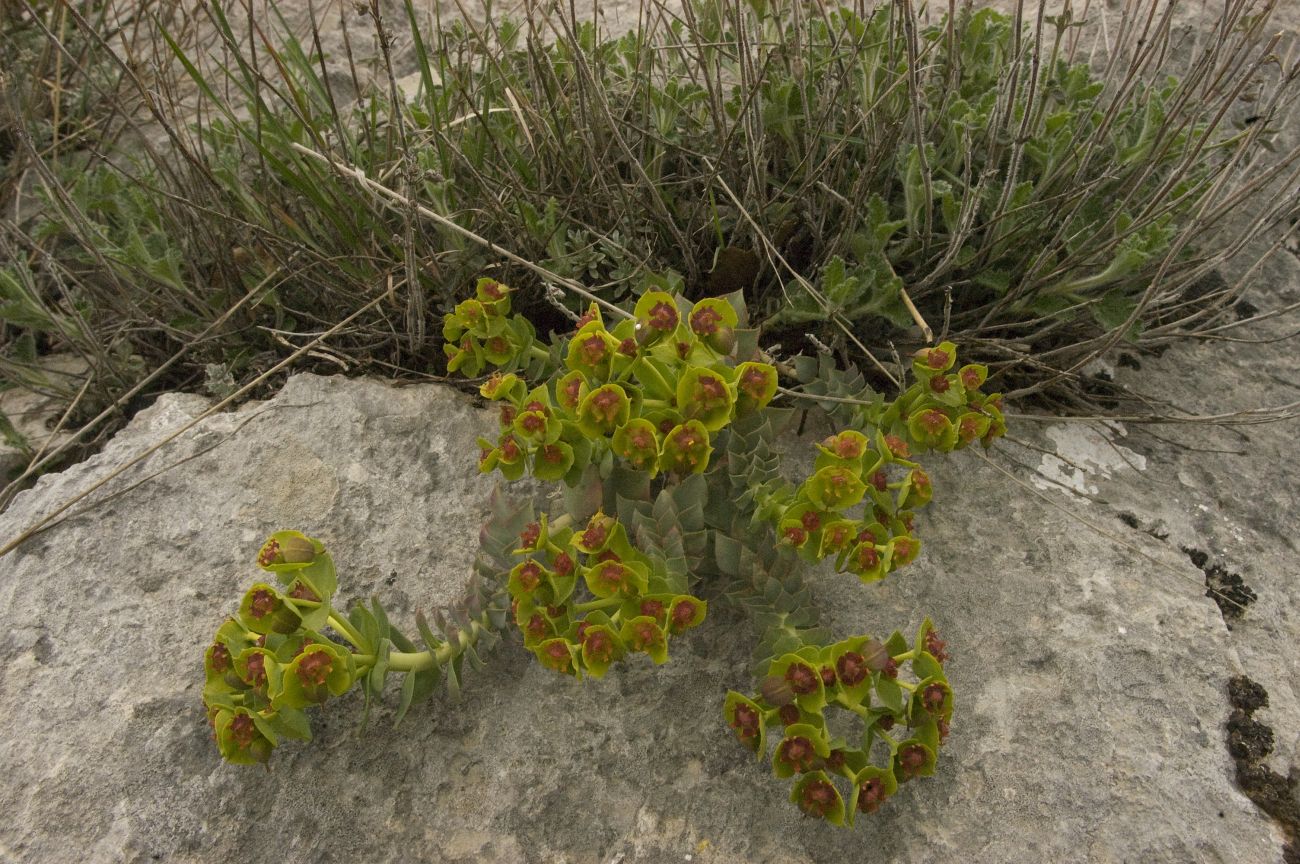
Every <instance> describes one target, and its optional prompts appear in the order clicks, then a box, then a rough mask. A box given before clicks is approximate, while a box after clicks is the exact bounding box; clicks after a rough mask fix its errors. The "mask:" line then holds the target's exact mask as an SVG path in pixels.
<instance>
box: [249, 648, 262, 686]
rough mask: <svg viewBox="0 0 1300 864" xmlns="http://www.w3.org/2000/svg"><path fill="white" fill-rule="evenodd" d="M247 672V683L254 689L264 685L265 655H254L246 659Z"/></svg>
mask: <svg viewBox="0 0 1300 864" xmlns="http://www.w3.org/2000/svg"><path fill="white" fill-rule="evenodd" d="M246 668H247V670H248V672H247V674H248V683H249V684H252V685H253V686H254V687H261V686H262V685H263V684H265V683H266V655H265V654H254V655H253V656H252V657H249V658H248V665H247V666H246Z"/></svg>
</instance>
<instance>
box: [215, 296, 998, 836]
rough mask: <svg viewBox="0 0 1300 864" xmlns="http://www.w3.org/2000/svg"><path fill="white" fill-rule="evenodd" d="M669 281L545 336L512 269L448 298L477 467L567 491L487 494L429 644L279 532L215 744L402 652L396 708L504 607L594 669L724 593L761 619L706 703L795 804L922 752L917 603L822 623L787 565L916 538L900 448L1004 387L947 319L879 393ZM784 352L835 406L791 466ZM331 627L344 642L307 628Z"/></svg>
mask: <svg viewBox="0 0 1300 864" xmlns="http://www.w3.org/2000/svg"><path fill="white" fill-rule="evenodd" d="M665 281H670V280H659V279H654V278H651V279H647V280H646V283H645V285H644V286H643V290H642V292H641V294H640V296H639V298H638V299H637V301H636V303H635V307H634V309H633V311H632V312H631V313H627V312H624V311H622V310H617V309H616V310H615V311H616V312H617V313H618V315H617V317H618V320H617V321H616V322H613V323H607V322H606V320H605V317H604V315H603V314H602V312H601V310H600V308H598V306H596V305H595V304H593V305H592V306H591V307H590V308H589V309H588V310H587V312H586V313H585V314H584V315H583V316H582V317H581V318H580V319H579V320H578V322H577V325H576V327H575V328H574V330H573V331H572V332H571V333H567V334H563V335H559V336H556V337H555V338H554V339H553V340H552V341H551V343H550V344H543V343H541V342H539V341H538V340H537V337H536V334H535V332H534V330H533V327H532V325H531V324H529V323H528V322H527V321H526V320H524V319H523V318H522V317H520V316H518V315H513V314H512V312H511V297H512V291H511V290H510V289H509V288H508V287H507V286H505V285H504V284H502V283H500V282H498V281H496V280H494V279H482V280H480V281H479V283H478V285H477V287H476V290H475V296H474V297H473V298H471V299H469V300H465V301H463V302H461V303H460V304H458V305H457V306H456V308H455V310H454V311H453V312H451V313H449V314H448V315H447V317H446V321H445V326H444V331H443V332H444V336H445V337H446V339H447V344H446V349H445V350H446V353H447V356H448V360H449V365H450V366H452V367H453V368H456V369H460V370H461V371H463V372H465V373H466V374H470V375H477V374H478V373H481V372H483V371H485V370H487V369H489V368H491V369H493V370H494V371H493V372H492V374H491V375H490V376H489V377H487V378H486V379H485V380H483V381H482V384H481V386H480V387H479V393H480V395H481V396H482V397H483V398H485V399H487V400H489V401H490V402H492V403H493V404H495V405H496V407H497V411H496V414H497V426H498V431H497V434H496V436H495V437H493V438H480V439H479V442H478V444H479V459H478V465H479V470H480V471H482V472H484V473H493V472H499V473H500V474H501V475H502V477H503V478H504V480H505V481H507V482H509V481H514V480H519V479H521V478H523V477H525V476H528V477H531V478H533V479H534V480H537V481H545V482H555V483H560V484H562V485H563V487H564V490H565V494H564V496H563V505H562V507H560V508H559V512H555V513H546V512H544V513H541V514H537V515H534V514H533V513H532V510H531V508H530V507H528V505H526V504H521V505H518V506H516V507H515V508H504V505H503V504H502V502H503V501H505V500H508V499H507V498H506V497H505V496H501V497H500V498H499V499H498V502H497V505H496V507H495V508H494V515H493V518H492V520H490V521H489V523H488V525H487V526H486V527H485V530H484V552H483V555H482V556H481V557H480V562H479V573H480V575H482V576H483V577H485V578H484V579H483V580H482V581H481V582H480V583H479V587H478V588H477V589H476V590H475V591H474V592H472V597H473V598H474V603H473V604H472V606H471V607H470V608H468V609H466V610H464V611H463V612H462V615H461V619H462V621H463V622H464V623H463V624H462V626H461V627H460V628H456V629H454V628H449V627H448V626H446V625H444V626H443V627H442V634H443V635H442V636H435V635H434V634H433V633H432V632H431V631H430V629H429V627H428V626H427V624H426V623H425V622H424V621H423V619H418V620H417V626H418V628H419V632H420V636H421V639H422V641H423V643H424V644H423V648H417V647H416V646H415V645H414V644H412V643H411V642H410V641H409V640H407V639H406V638H405V637H403V636H402V635H401V634H400V633H399V631H398V630H396V629H395V628H393V626H392V625H391V624H390V623H389V621H388V619H387V616H386V615H385V614H384V612H383V609H382V607H381V606H380V605H379V603H378V601H373V602H372V605H371V606H370V607H368V608H367V607H365V606H356V607H354V608H353V609H352V610H351V612H350V613H349V614H348V615H347V616H346V617H344V616H342V615H340V614H339V613H338V612H337V611H336V610H335V609H334V608H333V607H332V606H331V597H332V596H333V594H334V592H335V589H336V587H337V580H336V577H335V573H334V567H333V564H332V563H331V561H330V558H329V555H328V554H327V553H326V552H325V551H324V549H323V548H322V546H321V544H320V543H318V542H317V541H314V540H311V539H310V538H307V537H304V536H303V535H301V534H298V533H296V532H280V533H278V534H276V535H273V536H272V537H271V538H270V539H269V540H268V541H267V543H266V545H265V546H264V547H263V548H262V550H261V552H260V553H259V555H258V564H259V565H260V566H261V567H262V568H263V569H265V570H267V571H269V572H271V573H273V574H275V576H276V577H277V578H278V580H279V583H280V584H279V585H272V584H269V583H266V582H263V583H258V584H255V585H253V586H252V587H251V588H250V589H249V590H248V592H247V593H246V594H245V596H244V599H243V601H242V602H241V604H240V607H239V614H238V616H237V617H236V618H232V619H230V620H229V621H227V622H226V623H225V624H223V625H222V626H221V628H220V629H219V630H218V633H217V636H216V639H215V641H214V642H213V645H212V647H211V648H210V649H209V650H208V654H207V656H206V660H205V667H206V670H207V680H208V683H207V687H206V689H205V698H206V700H207V703H208V710H209V716H210V718H211V720H212V724H213V729H214V733H215V735H216V738H217V743H218V746H219V747H220V749H221V752H222V754H223V755H224V756H225V757H226V758H227V759H229V760H230V761H232V762H261V761H265V759H267V758H269V756H270V753H271V750H272V749H273V747H274V746H275V745H276V744H277V743H278V741H279V740H280V739H281V738H294V737H298V738H302V737H307V735H308V734H309V729H308V724H307V720H306V716H305V714H304V711H305V709H307V708H309V707H311V706H313V705H317V704H320V703H323V702H325V701H327V700H328V699H330V698H332V697H337V696H339V695H341V694H342V693H344V692H346V691H347V690H348V689H350V688H351V687H352V686H354V685H358V684H359V685H360V686H362V687H363V688H364V689H365V691H366V694H367V704H368V703H369V699H370V697H373V696H375V695H377V694H378V693H379V691H380V690H382V688H383V686H384V681H385V677H386V676H387V675H388V674H390V673H396V674H404V675H405V676H406V677H405V679H404V681H403V685H402V689H401V702H400V703H399V710H398V717H399V719H400V718H401V716H403V715H404V714H405V712H406V710H407V708H408V707H409V705H410V704H412V703H413V702H414V701H415V700H416V699H417V698H423V697H426V696H427V695H428V694H430V693H431V692H432V689H433V685H434V684H436V682H437V679H438V678H439V677H440V676H446V677H447V678H448V681H449V683H450V682H452V681H455V680H457V676H458V675H459V671H460V668H461V663H462V661H464V660H469V661H470V662H477V661H478V654H477V652H478V651H479V650H480V649H481V648H482V647H483V646H484V645H485V644H487V643H490V642H491V641H492V640H493V639H495V638H496V635H497V633H498V632H499V631H500V630H501V629H504V628H507V627H513V628H514V629H516V630H518V632H519V634H520V637H521V639H522V641H523V644H524V646H525V647H526V648H527V649H528V650H530V651H531V652H532V653H533V654H534V655H535V656H536V658H537V661H538V662H539V663H540V664H541V665H542V666H544V667H546V668H548V669H551V670H554V671H556V672H559V673H562V674H565V675H571V676H575V677H578V678H583V677H592V678H600V677H603V676H605V675H607V674H610V670H611V669H612V668H613V667H614V666H616V665H617V664H619V663H625V662H632V661H633V660H634V658H635V657H636V655H638V654H644V655H647V656H648V657H649V659H650V661H651V662H653V663H655V664H660V663H664V662H667V661H668V660H669V657H670V649H671V646H672V644H673V642H674V640H675V639H677V638H679V637H681V636H683V634H685V633H686V631H689V630H691V629H693V628H695V627H697V626H700V625H701V624H703V623H705V619H706V617H707V616H708V611H709V607H710V603H716V602H733V603H736V604H738V605H739V606H741V607H742V608H744V609H746V610H747V611H748V612H749V613H750V618H751V620H752V622H753V625H754V629H755V631H756V633H757V635H758V640H757V648H756V652H755V658H756V666H755V673H756V677H757V679H758V688H757V692H756V693H754V694H751V695H745V694H742V693H739V692H734V691H733V692H730V693H728V694H727V695H726V697H725V700H724V702H723V716H724V719H725V722H726V724H727V725H728V726H729V727H730V728H731V729H732V730H733V731H734V733H735V734H736V736H737V738H738V739H739V741H740V743H741V744H742V745H743V746H745V747H747V748H749V749H750V750H751V751H753V752H754V753H755V754H756V755H757V757H758V758H759V759H770V761H771V765H772V770H773V772H774V773H775V775H776V776H777V777H778V778H785V779H789V778H796V779H795V780H794V783H793V784H792V790H791V800H792V801H794V802H795V804H796V805H797V806H798V807H799V808H800V810H802V811H803V812H804V813H806V814H808V815H810V816H815V817H818V818H822V819H825V820H827V821H829V822H831V823H834V824H837V825H847V824H851V823H852V821H853V819H854V817H855V815H856V814H857V813H871V812H874V811H875V810H876V809H878V808H879V807H880V806H881V804H882V803H883V802H884V801H885V799H886V798H887V797H889V796H890V795H892V794H893V793H894V792H895V791H896V789H897V787H898V784H899V783H903V782H906V781H908V780H911V779H913V778H916V777H923V776H929V775H930V774H932V773H933V772H934V770H935V763H936V759H937V758H938V753H939V751H940V748H941V746H942V744H943V742H944V739H945V738H946V737H947V735H948V732H949V724H950V721H951V717H952V710H953V695H952V690H951V688H950V687H949V685H948V681H947V678H946V676H945V674H944V668H943V663H944V661H945V660H947V652H946V646H945V643H944V641H943V640H942V639H941V638H940V637H939V635H938V633H937V631H936V630H935V629H934V627H933V625H932V624H931V622H930V620H929V619H928V618H926V619H925V620H924V621H923V622H922V624H921V626H920V629H919V630H918V632H917V634H916V637H915V639H914V640H913V641H912V642H911V643H909V642H908V641H907V640H906V639H905V638H904V637H903V636H902V635H901V634H900V633H897V632H895V633H893V634H892V635H890V636H889V637H888V638H885V639H883V640H882V639H878V638H874V637H872V636H870V635H868V634H851V635H848V636H846V637H844V638H840V639H832V638H831V634H829V633H828V632H826V630H825V629H824V628H822V627H820V626H818V614H817V608H816V605H815V603H814V602H813V599H812V597H811V595H810V593H809V591H808V590H807V589H806V587H805V586H804V585H803V582H802V579H801V575H800V573H801V569H802V568H803V567H804V566H805V565H807V564H815V563H818V562H828V563H831V562H833V565H834V567H835V569H836V570H837V571H838V572H840V573H843V574H846V575H849V576H852V577H856V578H857V579H858V580H859V581H861V582H862V583H864V584H866V583H871V582H876V581H879V580H881V579H884V578H885V577H886V576H888V575H889V574H890V573H893V572H895V571H897V570H899V569H901V568H903V567H905V566H907V565H908V564H910V563H912V562H913V561H914V560H915V559H916V557H917V555H918V554H919V553H920V550H921V541H920V540H919V539H918V538H917V537H916V535H915V533H914V528H915V521H914V520H915V513H916V511H917V510H918V509H920V508H923V507H925V506H926V504H928V503H929V501H930V499H931V497H932V494H933V490H932V484H931V480H930V477H929V475H928V474H927V473H926V472H925V470H924V469H923V468H922V467H921V465H920V464H919V463H918V462H917V461H915V459H914V455H913V454H914V453H915V454H919V453H923V452H926V451H931V450H934V451H941V452H948V451H952V450H957V449H961V448H963V447H967V446H970V445H972V444H974V443H976V442H979V443H981V444H982V445H984V446H988V445H989V444H990V443H991V442H992V441H993V440H994V439H996V438H997V437H999V436H1000V435H1002V434H1003V432H1004V431H1005V423H1004V420H1003V416H1002V412H1001V407H1000V404H1001V403H1000V399H999V397H998V396H997V395H986V394H984V393H983V392H982V390H981V387H982V386H983V385H984V383H985V380H986V377H987V371H986V370H985V369H984V367H982V366H979V365H966V366H959V365H958V363H957V350H956V347H955V346H954V345H953V344H951V343H948V342H943V343H940V344H939V345H936V346H933V347H929V348H925V349H922V350H920V351H918V352H917V354H916V356H915V357H914V358H913V362H912V370H913V373H914V378H915V380H914V382H913V383H912V384H911V385H910V386H909V387H908V388H907V389H906V390H905V391H904V392H902V393H901V394H899V395H898V396H897V397H896V398H894V399H892V400H886V399H884V398H883V397H881V396H879V395H877V394H873V393H871V392H870V391H869V390H868V389H867V388H866V387H865V385H864V384H863V382H862V380H861V377H860V376H857V375H856V374H855V373H854V372H853V371H852V370H848V371H842V372H840V373H839V374H832V373H831V370H830V368H829V367H828V365H827V363H828V361H827V360H826V359H825V358H824V357H823V358H807V357H800V358H795V360H794V361H792V362H791V363H777V362H775V361H774V360H773V359H772V358H769V357H767V356H765V355H764V354H763V353H762V352H761V351H760V350H759V348H758V340H757V337H756V333H755V331H754V330H752V329H751V328H750V327H749V321H748V315H747V311H746V309H745V306H744V302H743V300H742V298H741V297H740V295H739V294H731V295H727V296H724V297H711V298H706V299H702V300H699V301H697V302H694V303H691V302H689V301H687V300H685V299H683V298H682V297H681V296H680V295H676V294H673V293H669V292H667V291H663V290H660V289H659V287H658V286H659V285H660V284H661V283H663V282H665ZM782 374H785V375H787V376H789V377H793V378H794V379H796V380H800V379H803V380H806V381H807V382H808V383H807V384H806V385H805V387H804V393H805V394H806V395H808V396H809V398H812V399H813V400H814V401H818V400H825V402H826V404H829V405H831V406H832V410H831V414H832V418H833V420H834V421H835V422H836V423H837V424H838V425H839V426H840V427H841V428H840V431H839V432H837V433H835V434H833V435H830V436H828V437H826V438H824V439H822V440H820V441H818V442H816V443H815V445H814V449H815V454H814V457H813V461H812V466H811V469H810V471H809V472H808V474H807V476H805V477H804V478H803V479H802V480H801V481H800V482H798V483H793V482H791V481H790V480H789V479H788V478H787V477H786V476H785V475H783V473H782V471H781V457H780V454H779V453H778V452H777V449H776V438H777V436H778V435H779V434H780V432H781V431H782V429H783V428H785V426H786V425H787V421H788V420H789V418H790V416H791V415H792V413H793V412H792V411H791V410H790V409H788V408H779V407H775V406H773V405H772V402H773V400H774V399H775V397H776V396H777V395H778V391H779V390H780V389H781V388H780V387H779V383H778V381H779V377H780V376H781V375H782ZM787 392H788V393H794V392H796V391H789V390H787ZM826 397H830V398H833V400H834V401H833V402H832V401H830V398H826ZM326 627H330V628H333V629H334V630H335V631H336V632H337V633H338V634H339V636H340V638H341V640H342V641H335V640H331V639H327V638H325V637H323V636H322V635H321V632H322V631H323V630H324V629H325V628H326ZM343 643H346V644H343ZM832 710H839V711H846V712H850V713H852V714H854V715H856V716H857V717H859V718H861V721H862V722H863V724H864V729H865V732H864V733H863V737H862V739H861V740H860V741H853V742H849V741H847V740H843V739H841V738H838V737H836V736H835V735H833V734H832V732H831V728H832V726H831V724H829V723H828V720H827V713H828V712H830V711H832ZM769 730H771V734H769ZM769 751H770V756H769Z"/></svg>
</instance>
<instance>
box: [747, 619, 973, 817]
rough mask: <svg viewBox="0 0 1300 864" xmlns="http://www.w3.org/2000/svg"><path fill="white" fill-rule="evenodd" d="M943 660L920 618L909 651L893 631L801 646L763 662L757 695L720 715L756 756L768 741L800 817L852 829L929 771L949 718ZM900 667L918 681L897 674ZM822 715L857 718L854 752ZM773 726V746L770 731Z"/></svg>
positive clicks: (774, 765)
mask: <svg viewBox="0 0 1300 864" xmlns="http://www.w3.org/2000/svg"><path fill="white" fill-rule="evenodd" d="M947 656H948V655H947V653H946V651H945V644H944V642H943V640H942V639H940V638H939V634H938V633H937V632H936V631H935V630H934V627H933V625H932V624H931V622H930V620H929V619H928V618H927V619H926V620H925V622H924V623H923V624H922V625H921V628H920V630H919V631H918V633H917V635H916V641H915V642H914V643H913V647H911V648H909V647H908V644H907V640H906V639H904V638H903V636H902V635H901V634H899V633H897V632H896V633H894V634H893V635H892V636H890V637H889V639H888V640H886V641H884V642H881V641H879V640H878V639H872V638H871V637H869V636H856V637H853V638H850V639H845V640H844V641H842V642H836V643H834V644H833V645H828V646H824V647H823V646H815V645H813V646H805V647H803V648H800V649H799V650H798V651H796V652H794V653H790V654H785V655H783V656H781V657H778V658H776V659H774V660H773V661H772V662H771V665H770V666H769V668H768V674H767V677H766V678H765V679H764V680H763V682H762V684H761V688H760V692H759V693H758V694H755V695H754V696H745V695H744V694H741V693H737V692H735V691H732V692H730V693H728V694H727V701H726V703H725V706H724V709H723V711H724V714H725V716H726V720H727V725H728V726H730V727H731V729H732V730H733V732H734V733H735V735H736V737H737V738H738V739H739V740H740V742H741V743H742V744H744V745H745V746H746V747H748V748H749V749H750V750H751V751H753V752H754V753H755V754H756V755H757V757H758V758H759V759H767V758H768V750H769V743H770V742H771V741H773V740H775V742H776V743H775V746H774V747H773V748H771V750H772V755H771V763H772V770H773V772H774V773H775V774H776V776H777V777H780V778H790V777H795V776H798V778H799V779H798V780H797V781H796V782H795V783H794V786H793V788H792V789H791V792H790V800H791V801H793V802H794V803H795V804H796V805H798V807H799V809H800V810H802V811H803V812H804V813H806V814H808V815H809V816H813V817H817V818H821V819H826V820H827V821H829V822H832V823H834V824H836V825H851V824H852V823H853V820H854V817H855V816H856V814H858V813H874V812H875V811H876V810H878V809H879V808H880V806H881V805H882V804H883V803H884V802H885V800H886V799H887V798H888V797H889V796H891V795H893V794H894V792H896V791H897V789H898V784H900V783H905V782H907V781H908V780H911V779H912V778H914V777H928V776H930V775H932V774H933V773H934V767H935V760H936V758H937V756H938V753H939V748H940V746H941V745H942V744H943V742H944V739H945V738H947V736H948V729H949V723H950V722H951V719H952V690H951V689H950V688H949V686H948V680H947V678H946V677H945V675H944V670H943V663H944V661H945V660H946V659H947ZM904 664H907V665H908V666H910V670H911V674H912V677H914V678H915V679H916V680H914V681H907V680H904V679H902V678H900V677H899V674H900V670H901V668H902V667H903V666H904ZM829 708H837V709H840V710H844V711H849V712H852V713H853V714H855V715H857V716H858V717H860V718H861V719H862V722H863V723H864V724H865V731H864V732H863V735H862V740H861V743H860V746H850V742H848V741H846V740H844V739H842V738H838V737H835V736H834V735H833V734H832V733H831V731H830V727H829V726H828V725H827V721H826V711H827V709H829ZM777 728H779V730H780V738H779V739H777V738H776V736H775V735H769V734H768V730H769V729H773V730H774V731H775V730H776V729H777ZM837 781H838V782H837ZM842 787H843V788H842ZM846 791H847V804H846V803H845V801H846V796H845V792H846Z"/></svg>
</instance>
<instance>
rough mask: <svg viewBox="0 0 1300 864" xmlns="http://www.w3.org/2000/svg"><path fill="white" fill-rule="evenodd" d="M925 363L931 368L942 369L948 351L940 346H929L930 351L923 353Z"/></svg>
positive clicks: (946, 363)
mask: <svg viewBox="0 0 1300 864" xmlns="http://www.w3.org/2000/svg"><path fill="white" fill-rule="evenodd" d="M925 363H926V365H927V366H929V367H930V368H931V369H942V368H943V367H945V366H947V365H948V352H947V351H944V350H943V349H942V348H931V349H930V353H929V354H927V355H925Z"/></svg>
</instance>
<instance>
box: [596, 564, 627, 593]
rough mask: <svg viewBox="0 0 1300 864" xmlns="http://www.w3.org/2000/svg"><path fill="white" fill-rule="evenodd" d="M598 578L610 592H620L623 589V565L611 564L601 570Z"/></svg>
mask: <svg viewBox="0 0 1300 864" xmlns="http://www.w3.org/2000/svg"><path fill="white" fill-rule="evenodd" d="M597 578H598V579H599V580H600V582H601V584H602V585H604V586H605V587H606V588H608V589H609V590H610V591H618V590H620V589H622V587H623V565H622V564H618V563H615V562H610V563H609V564H606V565H605V566H604V567H602V568H600V572H599V574H598V575H597Z"/></svg>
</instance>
